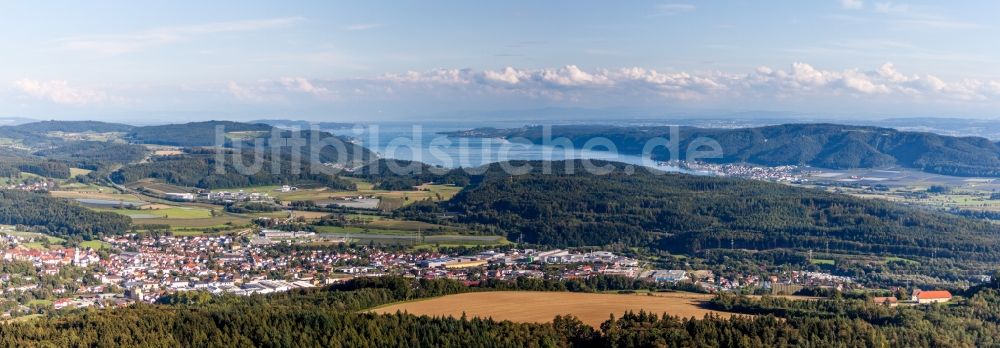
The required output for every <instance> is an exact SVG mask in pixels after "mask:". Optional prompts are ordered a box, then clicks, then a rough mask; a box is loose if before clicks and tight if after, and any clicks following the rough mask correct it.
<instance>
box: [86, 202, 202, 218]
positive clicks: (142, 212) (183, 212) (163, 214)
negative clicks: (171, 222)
mask: <svg viewBox="0 0 1000 348" xmlns="http://www.w3.org/2000/svg"><path fill="white" fill-rule="evenodd" d="M149 207H152V208H153V209H94V210H98V211H110V212H113V213H117V214H121V215H126V216H129V217H131V218H133V219H136V220H137V221H136V222H141V221H142V220H144V219H206V218H211V217H212V213H211V211H209V210H207V209H201V208H192V207H173V206H163V205H150V206H149ZM220 210H221V209H220Z"/></svg>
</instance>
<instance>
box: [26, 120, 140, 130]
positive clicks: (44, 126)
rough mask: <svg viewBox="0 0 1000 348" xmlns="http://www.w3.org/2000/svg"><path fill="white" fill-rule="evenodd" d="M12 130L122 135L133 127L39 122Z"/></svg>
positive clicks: (76, 122) (116, 124)
mask: <svg viewBox="0 0 1000 348" xmlns="http://www.w3.org/2000/svg"><path fill="white" fill-rule="evenodd" d="M12 128H14V129H17V130H21V131H25V132H32V133H48V132H67V133H83V132H95V133H113V132H117V133H124V132H128V131H130V130H132V129H133V128H135V127H133V126H130V125H127V124H121V123H108V122H100V121H39V122H32V123H25V124H22V125H17V126H12Z"/></svg>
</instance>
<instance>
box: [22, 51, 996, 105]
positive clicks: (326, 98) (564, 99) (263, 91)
mask: <svg viewBox="0 0 1000 348" xmlns="http://www.w3.org/2000/svg"><path fill="white" fill-rule="evenodd" d="M13 87H14V88H13V90H14V91H15V94H16V95H17V96H18V99H19V100H21V101H25V100H41V101H44V102H45V103H47V104H49V105H71V106H75V107H79V106H84V105H86V106H109V107H111V108H118V109H122V110H124V111H129V112H132V111H142V110H149V109H153V110H176V109H178V108H182V109H184V110H189V112H203V113H212V112H218V111H224V112H250V113H263V112H265V111H266V112H269V113H286V112H293V113H302V114H319V115H323V114H326V115H328V114H330V113H336V112H343V111H345V110H347V111H350V112H352V113H353V114H355V115H364V114H368V113H370V112H372V111H373V110H374V111H376V112H381V111H382V110H392V111H393V112H394V114H395V115H399V116H402V115H403V114H410V115H417V114H426V113H434V112H437V111H449V110H450V111H455V110H491V109H492V110H495V109H500V108H502V109H508V110H510V109H519V108H534V107H549V106H552V107H590V108H615V107H647V108H654V109H660V108H663V107H682V108H694V109H698V108H701V109H718V108H724V109H728V110H762V109H763V110H785V111H799V112H829V111H835V112H845V113H852V114H856V113H855V112H877V113H893V114H914V113H923V112H931V111H946V112H948V113H951V114H956V113H962V112H965V111H974V112H977V113H978V115H993V113H992V110H996V108H997V107H1000V82H998V81H993V80H982V79H971V78H966V79H943V78H940V77H937V76H935V75H931V74H915V73H907V72H903V71H900V69H897V67H896V66H895V65H893V64H892V63H885V64H882V65H881V66H878V67H875V68H871V69H867V70H863V69H844V70H829V69H822V68H818V67H815V66H813V65H810V64H807V63H793V64H791V65H790V66H788V67H786V68H771V67H759V68H756V69H753V70H751V71H747V72H723V71H697V72H696V71H691V72H685V71H659V70H656V69H648V68H642V67H627V68H618V69H584V68H581V67H579V66H576V65H567V66H564V67H561V68H540V69H526V68H516V67H505V68H502V69H488V70H474V69H436V70H429V71H409V72H403V73H392V74H383V75H377V76H372V77H366V78H345V79H321V78H310V77H306V76H290V77H275V78H271V79H262V80H254V81H222V82H206V83H199V84H193V85H184V86H154V87H150V88H146V89H142V90H135V89H130V88H127V87H122V88H115V86H102V88H94V87H87V86H78V85H75V84H70V83H69V82H66V81H38V80H31V79H23V80H18V81H15V82H14V83H13ZM111 96H113V97H111ZM116 100H128V103H115V101H116Z"/></svg>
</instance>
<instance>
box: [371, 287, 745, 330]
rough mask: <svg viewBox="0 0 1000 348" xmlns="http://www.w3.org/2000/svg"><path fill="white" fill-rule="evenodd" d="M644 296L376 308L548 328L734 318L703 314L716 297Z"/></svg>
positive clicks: (492, 297)
mask: <svg viewBox="0 0 1000 348" xmlns="http://www.w3.org/2000/svg"><path fill="white" fill-rule="evenodd" d="M654 295H655V296H647V295H645V294H631V295H620V294H594V293H573V292H536V291H490V292H472V293H465V294H457V295H449V296H443V297H437V298H432V299H427V300H420V301H413V302H404V303H397V304H392V305H388V306H384V307H379V308H375V309H373V310H372V311H373V312H375V313H396V312H397V311H402V312H408V313H410V314H415V315H429V316H453V317H456V318H457V317H461V316H462V313H463V312H464V313H465V314H466V316H468V317H481V318H485V317H491V318H493V319H495V320H510V321H514V322H533V323H545V322H550V321H552V318H554V317H555V316H556V315H564V314H572V315H575V316H576V317H577V318H580V320H582V321H583V322H584V323H586V324H588V325H591V326H594V327H599V326H600V325H601V323H603V322H604V321H606V320H608V317H609V316H610V315H611V313H614V314H615V316H621V315H622V313H625V312H627V311H633V312H638V311H639V310H645V311H647V312H652V313H656V314H663V313H666V314H669V315H676V316H681V317H696V318H702V317H704V316H705V314H709V313H714V314H717V315H719V316H722V317H730V316H732V315H733V314H732V313H726V312H718V311H713V310H708V309H704V308H702V307H701V306H700V305H701V304H702V303H704V302H706V301H708V300H709V299H711V298H712V295H705V294H694V293H686V292H668V293H656V294H654Z"/></svg>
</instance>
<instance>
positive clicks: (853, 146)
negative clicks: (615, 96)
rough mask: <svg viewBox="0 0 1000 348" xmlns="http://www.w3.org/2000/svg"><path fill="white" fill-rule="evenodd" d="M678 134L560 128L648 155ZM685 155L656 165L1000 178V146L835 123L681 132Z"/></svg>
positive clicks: (557, 133) (534, 135)
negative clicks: (701, 149)
mask: <svg viewBox="0 0 1000 348" xmlns="http://www.w3.org/2000/svg"><path fill="white" fill-rule="evenodd" d="M670 131H671V128H670V127H666V126H648V127H645V126H644V127H617V126H595V125H580V126H553V127H552V137H553V138H560V137H564V138H568V139H569V140H571V141H572V142H573V144H574V145H576V146H583V145H584V144H585V143H586V142H587V141H588V140H590V139H592V138H596V137H605V138H608V139H610V140H611V141H612V142H613V143H614V144H615V146H616V147H617V148H618V150H619V151H621V152H622V153H626V154H641V153H642V151H643V147H644V146H645V144H646V142H647V141H648V140H649V139H652V138H656V137H663V138H670ZM542 132H543V129H542V127H539V126H536V127H523V128H516V129H495V128H482V129H474V130H469V131H461V132H451V133H446V134H448V135H451V136H465V137H504V138H518V137H520V138H526V139H528V140H530V141H532V142H535V143H540V142H542V139H543V134H542ZM679 136H680V155H679V157H674V158H671V157H669V154H668V152H667V151H666V150H665V149H664V148H662V147H661V148H658V149H656V150H655V151H654V152H653V157H654V158H655V159H685V158H684V155H685V153H686V151H687V149H688V148H689V147H691V146H689V145H691V143H692V141H694V140H695V139H698V138H700V137H707V138H711V139H714V140H715V141H717V142H718V143H719V144H720V145H721V148H722V157H721V158H717V159H702V160H704V161H714V162H722V163H734V162H747V163H754V164H762V165H811V166H815V167H821V168H833V169H846V168H879V167H890V166H902V167H907V168H915V169H920V170H923V171H927V172H932V173H939V174H946V175H957V176H992V177H1000V146H998V145H997V144H996V143H993V142H991V141H990V140H988V139H985V138H978V137H952V136H944V135H939V134H933V133H922V132H903V131H898V130H895V129H891V128H878V127H862V126H846V125H835V124H786V125H778V126H766V127H756V128H740V129H708V128H694V127H679Z"/></svg>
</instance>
